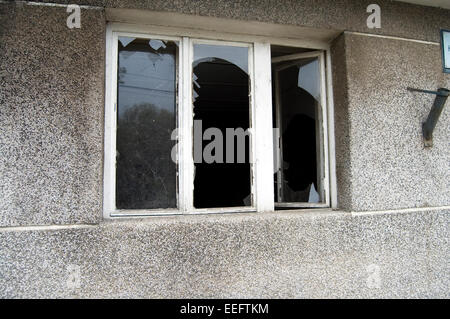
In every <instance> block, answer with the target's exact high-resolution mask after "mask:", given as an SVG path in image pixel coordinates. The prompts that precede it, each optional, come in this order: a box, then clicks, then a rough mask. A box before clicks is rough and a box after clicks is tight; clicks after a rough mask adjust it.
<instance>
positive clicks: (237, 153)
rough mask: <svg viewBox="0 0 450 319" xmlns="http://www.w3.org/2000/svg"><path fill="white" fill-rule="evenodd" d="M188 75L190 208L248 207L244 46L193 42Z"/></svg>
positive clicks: (247, 123)
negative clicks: (193, 151)
mask: <svg viewBox="0 0 450 319" xmlns="http://www.w3.org/2000/svg"><path fill="white" fill-rule="evenodd" d="M192 72H193V85H192V88H193V100H194V103H193V104H194V120H195V121H196V123H199V124H198V125H196V126H195V127H194V130H199V132H197V133H198V134H195V135H194V139H196V140H195V141H194V143H197V145H198V144H199V146H198V149H197V152H200V154H199V155H200V156H196V157H198V160H196V163H195V178H194V207H195V208H212V207H239V206H241V207H242V206H250V205H251V185H250V163H249V143H250V142H249V136H248V134H247V135H245V134H242V133H243V132H245V131H247V130H248V128H249V127H250V104H249V102H250V101H249V93H250V79H249V70H248V47H239V46H223V45H210V44H194V60H193V71H192ZM230 130H232V131H233V132H238V133H241V134H237V136H235V135H234V134H233V135H231V134H228V133H229V132H231V131H230ZM230 139H232V140H230ZM239 139H241V141H239ZM242 139H243V140H242ZM231 144H232V146H231V148H230V147H227V145H231ZM197 155H198V154H197ZM202 155H203V156H202ZM208 157H210V158H208ZM240 158H243V161H242V160H239V159H240Z"/></svg>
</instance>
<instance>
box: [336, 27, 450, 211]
mask: <svg viewBox="0 0 450 319" xmlns="http://www.w3.org/2000/svg"><path fill="white" fill-rule="evenodd" d="M333 51H334V53H335V55H334V64H335V67H334V82H335V83H336V87H335V89H334V95H335V104H336V110H335V112H336V150H337V155H336V156H337V158H336V162H337V171H338V173H337V175H338V186H339V205H340V207H341V208H344V209H347V210H352V211H368V210H385V209H397V208H410V207H435V206H447V205H450V197H449V196H448V194H449V193H450V182H449V181H450V162H449V158H450V147H449V140H450V125H449V122H450V111H449V108H448V107H446V108H444V110H443V112H442V114H441V117H440V119H439V122H438V123H437V125H436V128H435V130H434V134H433V136H434V139H433V140H434V145H433V147H432V148H424V145H423V141H422V125H421V124H422V122H424V121H425V120H426V118H427V116H428V113H429V111H430V109H431V106H432V104H433V101H434V98H435V97H434V96H433V95H427V94H421V93H411V92H409V91H407V87H413V88H419V89H428V90H437V88H439V87H447V88H448V87H450V75H449V74H444V73H443V72H442V62H441V61H442V60H441V56H440V54H441V50H440V47H439V46H438V45H432V44H423V43H415V42H411V41H400V40H391V39H380V38H373V37H366V36H360V35H353V34H345V35H344V36H341V37H340V38H339V39H338V40H337V41H335V43H334V46H333ZM342 53H345V55H344V56H345V58H344V57H343V55H341V54H342ZM344 59H345V60H344ZM447 104H448V102H447Z"/></svg>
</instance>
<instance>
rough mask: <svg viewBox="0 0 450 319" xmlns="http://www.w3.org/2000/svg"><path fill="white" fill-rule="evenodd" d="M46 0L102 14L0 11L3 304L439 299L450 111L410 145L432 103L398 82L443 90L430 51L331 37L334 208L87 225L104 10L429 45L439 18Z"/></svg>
mask: <svg viewBox="0 0 450 319" xmlns="http://www.w3.org/2000/svg"><path fill="white" fill-rule="evenodd" d="M54 2H58V3H77V2H78V3H82V4H87V5H94V6H99V8H91V9H88V10H86V9H82V28H81V29H73V30H69V29H68V28H67V27H66V25H65V21H66V18H67V13H66V11H65V8H64V7H49V6H45V7H43V6H35V5H33V6H28V5H16V4H4V3H0V154H1V156H0V178H1V184H0V297H444V298H448V297H450V296H449V278H450V276H449V275H450V272H449V266H448V259H449V256H450V254H449V248H448V247H449V243H448V241H449V218H448V216H449V211H450V209H449V208H448V206H449V205H450V204H449V203H450V198H449V195H448V194H449V193H450V192H449V190H450V185H449V180H450V179H449V161H448V159H449V155H450V154H449V152H450V151H449V149H450V148H449V147H448V141H449V140H450V139H449V138H450V136H449V135H450V130H449V127H450V126H449V116H450V115H449V110H448V105H447V107H446V109H445V110H444V113H443V114H442V116H441V119H440V121H439V123H438V125H437V128H436V130H435V133H434V147H433V148H431V149H423V144H422V140H421V122H422V121H423V120H424V119H425V117H426V115H427V114H428V111H429V107H430V106H431V103H432V99H433V97H431V96H425V95H421V94H415V93H414V94H412V93H409V92H407V91H406V87H407V86H413V87H417V88H424V89H436V88H437V87H439V86H444V87H445V86H446V87H449V86H450V76H449V75H448V74H447V75H444V74H443V73H442V70H441V60H440V56H439V52H440V51H439V46H438V45H436V44H433V43H431V44H430V43H419V42H412V41H403V40H395V39H381V38H375V37H368V36H364V35H357V34H354V33H352V32H347V33H345V34H343V35H341V36H340V37H339V38H337V39H336V40H335V41H334V43H333V47H332V59H333V66H334V68H333V76H334V79H333V80H334V81H333V82H334V99H335V117H336V118H335V125H336V128H335V131H336V152H337V154H336V162H337V178H338V196H339V205H340V209H341V210H340V211H331V210H330V211H299V212H290V213H281V212H277V213H264V214H247V215H219V216H184V217H183V216H178V217H173V218H149V219H145V220H137V219H136V220H132V221H124V220H115V221H104V220H102V217H101V210H102V169H103V167H102V163H103V131H104V127H103V125H104V123H103V113H104V62H105V61H104V52H105V34H104V32H105V24H106V21H105V15H104V10H103V9H102V7H103V6H109V7H128V8H147V9H152V10H158V11H173V12H180V13H188V14H198V15H203V16H213V17H214V16H215V17H224V18H233V19H242V20H257V21H265V22H272V23H282V24H293V25H301V26H310V27H316V28H325V29H326V28H331V29H335V30H339V31H343V30H347V31H358V32H368V33H379V34H385V35H394V36H400V37H406V38H413V39H420V40H427V41H434V42H437V41H438V30H439V28H440V27H446V28H450V24H449V23H450V19H449V16H450V15H449V11H448V10H439V9H436V8H425V7H420V6H412V5H407V4H402V3H396V2H391V1H384V0H383V1H381V0H380V1H377V3H379V4H380V5H381V6H382V10H383V11H382V12H383V13H382V19H383V20H382V23H383V24H382V26H383V28H382V29H381V30H368V29H367V28H366V26H365V21H366V17H367V14H366V13H365V8H366V6H367V5H368V4H369V3H371V1H351V0H340V1H331V0H317V1H312V0H307V1H293V0H292V1H288V0H279V1H272V0H263V1H239V0H232V1H206V0H205V1H203V0H200V1H189V0H186V1H159V0H155V1H110V0H105V1H100V0H85V1H75V0H74V1H67V2H66V1H54ZM419 207H424V208H419ZM400 208H411V209H408V210H397V211H396V209H400ZM374 210H376V211H380V212H377V213H372V212H370V211H374ZM387 210H389V211H387ZM390 210H392V211H390ZM348 211H362V212H361V213H350V212H348ZM36 225H42V226H39V227H36ZM52 225H66V226H52ZM11 226H21V227H11ZM22 226H23V227H22ZM28 226H31V227H28ZM69 265H78V266H79V267H80V270H81V273H80V274H81V287H80V288H78V289H72V288H70V287H68V285H67V279H68V276H69V272H68V268H67V267H68V266H69ZM370 265H375V266H376V267H379V268H378V269H379V270H380V286H379V287H378V288H377V287H372V288H370V287H369V286H370V285H368V280H369V276H370V272H369V271H368V268H367V267H369V266H370Z"/></svg>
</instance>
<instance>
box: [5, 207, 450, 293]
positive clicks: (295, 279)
mask: <svg viewBox="0 0 450 319" xmlns="http://www.w3.org/2000/svg"><path fill="white" fill-rule="evenodd" d="M448 213H449V212H448V211H421V212H408V213H391V214H375V215H372V214H363V215H351V214H349V213H338V212H316V213H303V214H302V213H297V214H293V213H284V214H283V213H276V214H273V213H265V214H249V215H223V216H202V217H201V216H190V217H176V218H162V219H156V218H155V219H151V220H148V219H147V220H135V221H122V222H114V223H112V224H109V223H106V224H101V225H100V226H90V227H84V228H78V229H63V230H28V231H1V232H0V297H2V298H5V297H14V298H18V297H94V298H103V297H105V298H114V297H155V298H163V297H164V298H167V297H170V298H207V297H216V298H217V297H218V298H221V297H229V298H239V297H253V298H259V297H261V298H264V297H272V298H320V297H355V298H366V297H389V298H399V297H409V298H414V297H434V298H436V297H441V298H448V297H450V296H449V294H448V293H449V292H448V287H449V285H450V281H449V278H450V277H449V265H448V257H449V245H448V244H449V243H448V238H449V235H450V234H449V220H448ZM69 265H78V266H79V267H80V279H81V281H80V288H71V286H68V284H67V281H68V279H69V278H70V274H71V273H70V268H68V266H69ZM373 269H378V270H379V281H377V280H376V278H377V277H378V276H377V275H375V277H374V278H373V277H370V276H371V275H372V276H373V274H374V272H373ZM373 280H375V281H373Z"/></svg>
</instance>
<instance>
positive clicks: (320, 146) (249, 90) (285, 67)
mask: <svg viewBox="0 0 450 319" xmlns="http://www.w3.org/2000/svg"><path fill="white" fill-rule="evenodd" d="M114 28H122V27H121V26H113V27H112V28H111V29H109V31H108V32H107V46H106V47H107V63H106V74H107V77H106V93H105V162H104V205H103V211H104V216H105V217H106V218H109V217H115V216H145V215H165V214H191V213H194V214H195V213H222V212H224V213H225V212H226V213H231V212H252V211H258V212H262V211H272V210H274V209H293V208H299V207H329V205H330V195H329V185H328V184H329V168H328V167H329V166H330V165H329V162H328V144H327V132H328V130H327V122H326V120H327V117H326V114H327V112H326V104H327V97H326V95H325V93H326V92H327V90H326V88H325V83H326V77H325V62H324V60H325V54H324V52H323V51H313V50H311V49H305V48H302V47H289V46H281V45H270V44H269V43H267V42H265V43H262V42H254V43H251V42H250V43H243V42H226V41H218V40H206V39H192V38H190V37H187V36H186V37H178V36H162V35H158V36H156V35H154V36H152V35H143V34H142V33H130V32H128V31H127V32H123V31H118V30H117V31H115V30H113V29H114ZM127 28H128V27H127ZM289 43H292V41H289ZM272 136H274V137H275V138H274V139H272Z"/></svg>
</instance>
